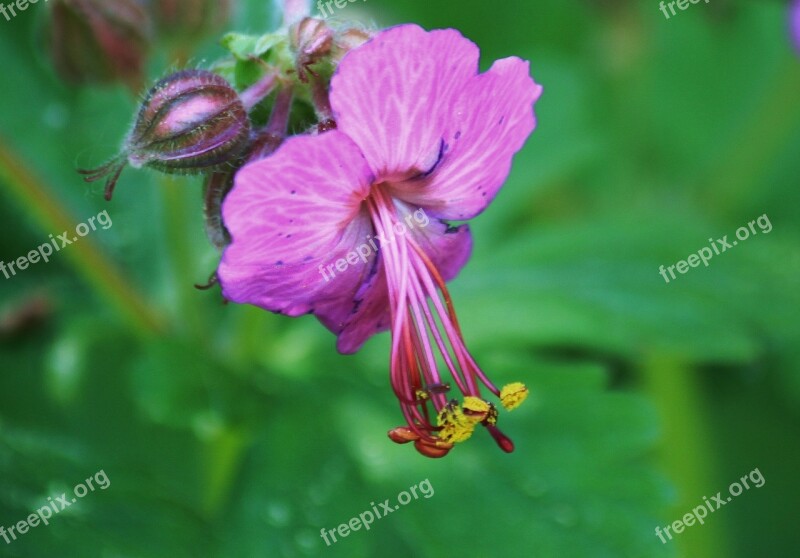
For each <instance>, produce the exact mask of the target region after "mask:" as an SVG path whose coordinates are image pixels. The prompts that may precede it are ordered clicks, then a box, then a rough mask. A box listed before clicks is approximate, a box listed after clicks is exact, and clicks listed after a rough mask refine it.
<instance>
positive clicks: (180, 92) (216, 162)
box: [81, 6, 369, 248]
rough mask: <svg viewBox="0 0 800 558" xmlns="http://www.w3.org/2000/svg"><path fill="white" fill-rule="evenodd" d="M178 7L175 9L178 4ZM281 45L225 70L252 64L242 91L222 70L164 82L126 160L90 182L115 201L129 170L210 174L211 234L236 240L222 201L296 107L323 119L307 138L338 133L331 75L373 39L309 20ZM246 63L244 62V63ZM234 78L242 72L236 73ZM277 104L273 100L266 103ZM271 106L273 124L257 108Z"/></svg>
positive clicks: (277, 39) (137, 125)
mask: <svg viewBox="0 0 800 558" xmlns="http://www.w3.org/2000/svg"><path fill="white" fill-rule="evenodd" d="M173 7H174V6H173ZM268 38H269V40H270V41H272V43H273V44H274V45H275V46H274V47H273V48H274V51H275V52H274V53H273V52H271V51H270V50H269V49H267V50H266V51H264V52H257V53H255V54H253V55H243V54H242V53H240V52H238V51H234V50H232V52H233V53H234V54H235V55H237V56H235V57H234V58H235V60H234V61H232V62H228V66H226V65H225V63H222V64H219V65H218V66H217V68H218V69H220V68H221V69H222V70H220V73H223V74H225V71H224V69H225V68H226V67H227V68H228V69H230V68H231V67H233V68H236V66H235V64H238V63H242V64H244V63H250V62H252V61H253V60H257V62H252V63H253V64H255V65H256V67H257V68H258V69H259V70H260V73H261V76H260V77H259V78H257V79H256V80H255V81H254V82H253V83H251V84H250V85H249V86H248V87H246V88H245V89H244V90H243V91H241V92H239V91H237V90H236V89H235V88H234V86H233V85H232V84H231V82H230V81H228V80H227V79H225V77H223V76H222V75H220V73H215V72H212V71H208V70H183V71H179V72H176V73H174V74H172V75H169V76H167V77H165V78H163V79H161V80H160V81H158V82H157V83H156V84H155V85H154V86H153V87H152V88H151V89H150V91H149V92H148V93H147V95H146V96H145V98H144V101H143V102H142V104H141V107H140V108H139V111H138V114H137V116H136V119H135V121H134V124H133V126H132V129H131V131H130V132H129V134H128V136H127V138H126V139H125V142H124V143H123V147H122V150H121V152H120V153H119V155H117V156H116V157H115V158H114V159H112V160H111V161H110V162H108V163H107V164H105V165H103V166H102V167H100V168H97V169H95V170H88V171H81V173H82V174H84V175H85V179H86V181H88V182H93V181H96V180H100V179H105V180H106V183H105V197H106V199H108V200H110V199H111V197H112V194H113V191H114V187H115V185H116V183H117V180H118V178H119V176H120V174H121V173H122V170H123V169H124V168H125V166H127V165H130V166H132V167H134V168H141V167H149V168H152V169H155V170H158V171H161V172H164V173H168V174H205V175H206V176H207V178H206V184H205V188H204V197H205V203H204V207H205V211H206V231H207V235H208V237H209V239H210V240H211V242H212V243H213V244H214V245H215V246H217V247H218V248H222V247H224V246H225V245H226V244H227V243H228V242H229V237H228V235H227V232H226V231H225V229H224V225H223V223H222V219H221V215H220V211H221V206H222V200H223V199H224V197H225V195H226V194H227V192H228V191H229V190H230V189H231V187H232V185H233V178H234V175H235V173H236V171H237V170H238V168H240V167H241V166H242V165H243V164H245V163H247V162H250V161H253V160H257V159H261V158H264V157H267V156H269V155H271V154H272V153H273V152H274V151H275V150H276V149H278V147H279V146H280V145H281V143H282V142H283V140H284V139H285V137H286V132H287V129H289V124H290V122H291V121H292V117H293V107H294V106H295V104H296V103H302V102H304V103H306V108H305V110H304V111H300V112H303V113H304V114H307V113H308V112H309V111H308V104H310V105H311V107H310V108H311V109H312V111H311V112H312V113H313V114H315V115H316V117H317V122H314V123H311V125H310V126H309V125H307V124H309V123H307V122H305V121H303V123H304V124H306V125H305V126H304V128H305V129H307V130H308V132H307V133H312V134H319V133H324V132H325V131H328V130H332V129H335V128H336V122H335V121H334V119H333V116H332V114H331V111H330V105H329V103H328V86H329V80H330V76H331V74H332V73H333V69H334V68H335V66H336V65H337V64H338V61H339V60H341V58H342V57H343V56H344V53H345V52H347V51H348V50H350V49H351V48H355V47H356V46H359V45H360V44H362V43H363V42H364V41H366V40H368V39H369V34H368V33H367V32H366V31H364V30H361V29H355V28H353V29H345V30H333V29H332V28H330V27H329V26H328V25H327V24H326V23H325V22H324V21H322V20H319V19H314V18H303V19H302V20H300V21H298V22H297V23H296V24H294V25H292V26H290V27H289V28H285V29H283V30H281V31H279V33H278V34H273V35H270V36H268ZM242 60H244V61H242ZM226 75H236V72H235V71H234V72H228V73H227V74H226ZM265 100H269V102H265ZM260 105H265V106H268V107H270V109H271V115H270V117H269V119H268V121H267V122H257V118H256V117H254V114H255V112H256V111H255V109H256V108H257V107H259V106H260Z"/></svg>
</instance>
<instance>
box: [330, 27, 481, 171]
mask: <svg viewBox="0 0 800 558" xmlns="http://www.w3.org/2000/svg"><path fill="white" fill-rule="evenodd" d="M478 58H479V51H478V47H477V46H476V45H475V44H474V43H472V42H471V41H469V40H467V39H465V38H464V37H463V36H462V35H461V34H460V33H459V32H458V31H456V30H454V29H442V30H437V31H431V32H427V31H425V30H424V29H422V28H421V27H419V26H417V25H400V26H398V27H394V28H391V29H388V30H386V31H382V32H381V33H379V34H378V35H377V36H375V38H373V39H372V40H371V41H369V42H367V43H365V44H364V45H362V46H361V47H359V48H357V49H354V50H352V51H351V52H350V53H348V54H347V56H345V58H344V59H343V60H342V62H341V64H340V65H339V67H338V69H337V71H336V74H335V75H334V76H333V79H332V81H331V106H332V107H333V111H334V116H335V118H336V121H337V123H338V126H339V130H341V131H342V132H344V133H345V134H347V135H348V136H350V138H352V139H353V141H355V142H356V144H357V145H358V146H359V147H360V148H361V151H362V152H363V153H364V156H365V157H366V158H367V161H369V164H370V167H371V168H372V171H373V173H374V174H375V175H376V177H377V178H378V181H379V182H383V181H388V180H404V179H406V178H409V177H411V176H415V175H419V174H424V173H425V172H427V171H429V170H430V169H431V168H432V167H433V166H434V165H436V163H437V161H438V159H439V152H440V147H441V140H442V132H443V131H444V128H445V123H446V122H447V120H448V119H449V117H450V110H451V107H452V103H453V100H454V98H455V97H456V96H457V95H458V93H459V92H460V91H461V90H462V89H463V88H464V86H466V84H467V83H468V82H469V81H470V80H472V79H473V78H474V76H475V75H476V74H477V73H478Z"/></svg>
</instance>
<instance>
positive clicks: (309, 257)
mask: <svg viewBox="0 0 800 558" xmlns="http://www.w3.org/2000/svg"><path fill="white" fill-rule="evenodd" d="M313 259H314V256H306V257H305V258H303V261H304V262H310V261H311V260H313Z"/></svg>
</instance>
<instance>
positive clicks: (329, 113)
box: [311, 75, 333, 122]
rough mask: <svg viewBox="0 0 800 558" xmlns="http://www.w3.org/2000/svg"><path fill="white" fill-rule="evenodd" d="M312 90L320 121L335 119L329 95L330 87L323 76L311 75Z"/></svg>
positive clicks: (315, 108)
mask: <svg viewBox="0 0 800 558" xmlns="http://www.w3.org/2000/svg"><path fill="white" fill-rule="evenodd" d="M311 91H312V95H313V102H314V110H316V112H317V119H319V121H320V122H322V121H325V120H332V119H333V110H332V109H331V102H330V98H329V97H328V89H327V88H326V87H325V83H324V82H323V80H322V78H320V77H319V76H316V75H312V77H311Z"/></svg>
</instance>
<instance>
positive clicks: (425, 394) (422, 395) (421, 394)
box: [415, 389, 429, 401]
mask: <svg viewBox="0 0 800 558" xmlns="http://www.w3.org/2000/svg"><path fill="white" fill-rule="evenodd" d="M415 393H416V394H417V399H422V400H423V401H425V400H426V399H428V397H429V395H428V392H427V391H425V390H422V389H418V390H417V391H416V392H415Z"/></svg>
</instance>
